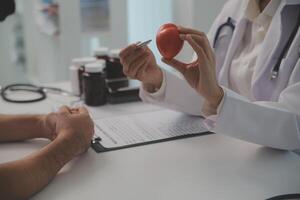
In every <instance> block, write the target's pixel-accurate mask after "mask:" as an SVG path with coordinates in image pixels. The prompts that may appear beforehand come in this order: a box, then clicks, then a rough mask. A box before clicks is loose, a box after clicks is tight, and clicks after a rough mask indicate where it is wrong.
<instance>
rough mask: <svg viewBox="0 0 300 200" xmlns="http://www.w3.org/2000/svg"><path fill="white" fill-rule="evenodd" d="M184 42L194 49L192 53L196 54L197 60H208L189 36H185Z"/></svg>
mask: <svg viewBox="0 0 300 200" xmlns="http://www.w3.org/2000/svg"><path fill="white" fill-rule="evenodd" d="M186 40H187V42H188V43H189V44H190V45H191V47H192V48H193V49H194V51H195V52H196V54H197V56H198V59H199V60H200V61H206V60H207V59H208V57H207V56H206V54H205V53H204V51H203V49H202V47H201V46H200V45H198V44H197V42H196V41H195V40H194V39H193V38H192V37H191V35H187V37H186Z"/></svg>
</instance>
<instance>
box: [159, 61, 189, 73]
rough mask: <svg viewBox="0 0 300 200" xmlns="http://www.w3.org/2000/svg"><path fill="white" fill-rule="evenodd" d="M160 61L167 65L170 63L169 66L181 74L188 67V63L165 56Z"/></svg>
mask: <svg viewBox="0 0 300 200" xmlns="http://www.w3.org/2000/svg"><path fill="white" fill-rule="evenodd" d="M161 61H162V62H164V63H166V64H167V65H170V66H171V67H173V68H175V69H176V70H177V71H179V72H180V73H182V74H184V73H185V71H186V69H187V67H188V64H186V63H183V62H180V61H178V60H176V59H172V60H167V59H165V58H162V59H161Z"/></svg>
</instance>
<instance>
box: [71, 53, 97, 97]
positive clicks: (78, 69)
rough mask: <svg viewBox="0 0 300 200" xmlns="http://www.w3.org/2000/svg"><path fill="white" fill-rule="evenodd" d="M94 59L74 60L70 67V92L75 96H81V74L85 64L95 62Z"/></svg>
mask: <svg viewBox="0 0 300 200" xmlns="http://www.w3.org/2000/svg"><path fill="white" fill-rule="evenodd" d="M96 61H97V59H96V58H94V57H83V58H74V59H73V60H72V66H71V67H70V81H71V92H72V94H74V95H76V96H81V95H82V74H83V73H84V68H85V65H86V64H89V63H93V62H96Z"/></svg>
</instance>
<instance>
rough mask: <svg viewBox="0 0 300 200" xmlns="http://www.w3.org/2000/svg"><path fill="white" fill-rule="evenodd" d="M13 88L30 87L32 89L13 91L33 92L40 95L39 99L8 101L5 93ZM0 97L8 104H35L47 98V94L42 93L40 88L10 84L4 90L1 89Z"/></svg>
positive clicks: (30, 85)
mask: <svg viewBox="0 0 300 200" xmlns="http://www.w3.org/2000/svg"><path fill="white" fill-rule="evenodd" d="M13 87H31V88H34V89H32V90H31V89H25V88H24V89H13V90H15V91H28V92H34V93H37V94H39V95H40V97H38V98H35V99H29V100H14V99H10V98H8V97H7V96H6V91H8V90H10V89H11V88H13ZM1 96H2V98H3V100H4V101H7V102H10V103H35V102H39V101H42V100H44V99H46V98H47V94H46V92H44V90H43V88H42V87H38V86H35V85H32V84H11V85H8V86H6V87H4V88H2V89H1Z"/></svg>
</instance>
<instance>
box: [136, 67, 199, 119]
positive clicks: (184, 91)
mask: <svg viewBox="0 0 300 200" xmlns="http://www.w3.org/2000/svg"><path fill="white" fill-rule="evenodd" d="M163 79H164V80H163V83H162V87H161V88H160V89H159V90H158V91H157V92H155V93H148V92H147V91H146V90H145V89H144V88H143V86H142V87H141V89H140V97H141V99H142V100H143V101H144V102H147V103H152V104H156V105H159V106H162V107H165V108H170V109H172V110H177V111H179V112H183V113H186V114H189V115H195V116H201V115H202V113H201V109H202V102H203V99H202V97H201V96H200V95H199V94H198V93H197V92H196V91H195V90H194V89H192V88H191V87H190V86H189V85H188V83H187V82H186V80H184V79H183V78H182V77H180V76H179V75H177V74H175V73H172V72H168V71H165V70H164V71H163ZM191 105H193V106H191Z"/></svg>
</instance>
